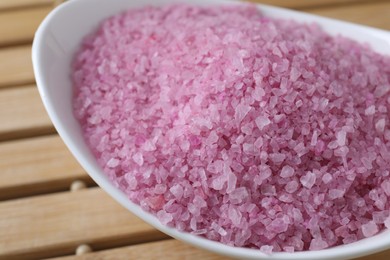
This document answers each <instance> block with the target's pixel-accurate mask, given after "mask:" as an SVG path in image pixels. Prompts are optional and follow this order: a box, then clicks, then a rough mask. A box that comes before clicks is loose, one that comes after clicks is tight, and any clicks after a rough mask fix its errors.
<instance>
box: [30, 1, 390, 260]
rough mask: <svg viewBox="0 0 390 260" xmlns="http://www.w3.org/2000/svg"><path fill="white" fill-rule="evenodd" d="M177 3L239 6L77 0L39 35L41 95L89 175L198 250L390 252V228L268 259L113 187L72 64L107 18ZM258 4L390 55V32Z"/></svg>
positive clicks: (326, 254) (310, 255) (299, 258)
mask: <svg viewBox="0 0 390 260" xmlns="http://www.w3.org/2000/svg"><path fill="white" fill-rule="evenodd" d="M173 2H175V3H177V2H186V3H191V4H197V5H211V4H234V2H231V1H224V0H191V1H189V0H187V1H184V0H181V1H178V0H176V1H174V0H160V1H156V0H143V1H135V0H134V1H131V0H72V1H69V2H66V3H65V4H62V5H60V6H58V7H57V8H56V9H55V10H53V11H52V12H51V13H50V14H49V15H48V16H47V17H46V19H45V20H44V21H43V22H42V24H41V25H40V27H39V29H38V31H37V32H36V34H35V39H34V44H33V51H32V58H33V65H34V73H35V77H36V81H37V85H38V89H39V92H40V95H41V97H42V100H43V103H44V105H45V107H46V110H47V112H48V114H49V116H50V118H51V120H52V121H53V124H54V126H55V128H56V129H57V131H58V133H59V135H60V136H61V137H62V139H63V141H64V142H65V144H66V145H67V146H68V148H69V149H70V151H71V152H72V153H73V155H74V156H75V157H76V159H77V160H78V161H79V163H80V164H81V165H82V166H83V167H84V169H85V170H86V171H87V173H88V174H89V175H90V176H91V177H92V178H93V179H94V180H95V182H96V183H97V184H98V185H99V186H100V187H102V188H103V189H104V190H105V191H106V192H107V193H108V194H110V195H111V196H112V197H113V198H114V199H115V200H117V201H118V202H119V203H120V204H122V205H123V206H124V207H126V208H127V209H128V210H129V211H131V212H132V213H134V214H135V215H137V216H138V217H140V218H141V219H143V220H144V221H146V222H147V223H149V224H150V225H152V226H154V227H155V228H157V229H159V230H161V231H162V232H164V233H166V234H168V235H170V236H172V237H174V238H177V239H179V240H182V241H184V242H187V243H189V244H192V245H194V246H196V247H200V248H203V249H206V250H210V251H212V252H215V253H218V254H222V255H226V256H230V257H236V258H239V259H274V260H275V259H296V260H305V259H308V260H309V259H350V258H355V257H358V256H363V255H368V254H372V253H374V252H378V251H382V250H385V249H388V248H390V230H386V231H383V232H381V233H380V234H378V235H375V236H374V237H371V238H366V239H363V240H360V241H358V242H355V243H352V244H349V245H342V246H336V247H332V248H329V249H325V250H319V251H304V252H296V253H273V254H271V255H266V254H264V253H262V252H260V251H259V250H256V249H248V248H239V247H231V246H226V245H223V244H221V243H218V242H213V241H210V240H207V239H204V238H201V237H198V236H195V235H192V234H189V233H184V232H180V231H177V230H175V229H172V228H169V227H166V226H164V225H162V224H161V223H160V222H159V221H158V220H157V218H156V217H154V216H153V215H151V214H149V213H147V212H145V211H143V210H142V209H141V208H140V207H139V206H138V205H136V204H134V203H132V202H131V201H130V200H128V199H127V197H126V196H125V195H124V194H123V193H122V192H121V191H119V190H118V189H117V188H116V187H114V186H113V185H112V184H111V182H110V181H109V180H108V178H107V177H106V175H105V174H104V173H103V171H102V169H101V168H100V167H99V165H98V164H97V162H96V160H95V158H94V156H93V155H92V153H91V151H90V149H89V148H88V146H87V145H86V143H85V142H84V139H83V136H82V133H81V129H80V126H79V123H78V122H77V120H76V119H75V117H74V116H73V112H72V82H71V78H70V74H71V60H72V58H73V56H74V53H75V51H76V49H77V48H78V47H79V45H80V42H81V41H82V39H83V37H84V36H85V35H86V34H88V33H90V32H91V31H92V30H94V29H95V28H96V27H97V25H98V24H99V22H101V21H102V20H103V19H104V18H107V17H109V16H112V15H114V14H117V13H119V12H120V11H123V10H126V9H129V8H135V7H141V6H146V5H165V4H169V3H173ZM258 6H259V8H260V9H261V11H262V12H263V14H264V15H265V16H269V17H279V18H292V19H295V20H296V21H301V22H316V23H318V24H320V25H321V26H322V27H323V29H324V30H325V31H327V32H329V33H331V34H339V33H340V34H342V35H344V36H348V37H350V38H352V39H356V40H357V41H360V42H367V43H369V44H370V45H371V46H372V47H373V48H374V49H375V50H377V51H378V52H381V53H386V54H390V34H389V32H386V31H382V30H378V29H374V28H369V27H365V26H360V25H355V24H350V23H346V22H341V21H337V20H332V19H327V18H323V17H319V16H315V15H310V14H305V13H301V12H296V11H291V10H287V9H282V8H276V7H271V6H265V5H258Z"/></svg>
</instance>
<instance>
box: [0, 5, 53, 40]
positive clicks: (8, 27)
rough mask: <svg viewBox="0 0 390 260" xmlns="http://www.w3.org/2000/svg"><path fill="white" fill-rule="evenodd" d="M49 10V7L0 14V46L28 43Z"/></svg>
mask: <svg viewBox="0 0 390 260" xmlns="http://www.w3.org/2000/svg"><path fill="white" fill-rule="evenodd" d="M51 9H52V8H51V7H50V6H49V7H37V8H29V9H20V10H19V9H17V10H11V11H4V12H0V35H1V37H0V46H4V45H11V44H19V43H30V42H31V41H32V39H33V36H34V33H35V31H36V29H37V28H38V25H39V24H40V23H41V21H42V20H43V18H44V17H45V16H46V15H47V14H48V13H49V11H50V10H51Z"/></svg>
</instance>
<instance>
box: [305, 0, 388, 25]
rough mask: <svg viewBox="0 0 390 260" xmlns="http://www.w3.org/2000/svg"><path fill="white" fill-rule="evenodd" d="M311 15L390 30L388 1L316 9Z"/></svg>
mask: <svg viewBox="0 0 390 260" xmlns="http://www.w3.org/2000/svg"><path fill="white" fill-rule="evenodd" d="M310 12H311V13H314V14H318V15H323V16H326V17H331V18H336V19H341V20H345V21H349V22H354V23H359V24H364V25H368V26H372V27H377V28H381V29H385V30H390V1H385V2H377V3H374V2H372V3H371V2H370V3H363V4H356V5H353V6H343V7H329V8H318V9H312V10H310Z"/></svg>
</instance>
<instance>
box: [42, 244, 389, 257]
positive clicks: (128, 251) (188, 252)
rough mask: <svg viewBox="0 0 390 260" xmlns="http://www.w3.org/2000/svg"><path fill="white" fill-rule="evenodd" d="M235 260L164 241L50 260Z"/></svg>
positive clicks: (387, 254) (385, 253) (377, 255)
mask: <svg viewBox="0 0 390 260" xmlns="http://www.w3.org/2000/svg"><path fill="white" fill-rule="evenodd" d="M115 259H138V260H151V259H159V260H182V259H187V260H190V259H194V260H197V259H202V260H230V259H231V260H233V259H232V258H229V257H225V256H219V255H216V254H213V253H209V252H207V251H204V250H201V249H198V248H195V247H192V246H189V245H187V244H184V243H182V242H180V241H177V240H164V241H158V242H153V243H147V244H141V245H135V246H127V247H122V248H117V249H111V250H104V251H100V252H92V253H88V254H85V255H79V256H67V257H58V258H53V259H50V260H115ZM388 259H390V251H385V252H381V253H378V254H374V255H371V256H365V257H361V258H356V259H355V260H388Z"/></svg>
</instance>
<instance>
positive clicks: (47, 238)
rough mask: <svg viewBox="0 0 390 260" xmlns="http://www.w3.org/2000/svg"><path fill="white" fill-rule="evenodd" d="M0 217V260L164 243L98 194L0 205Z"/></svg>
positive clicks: (160, 236)
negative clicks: (78, 249) (85, 246)
mask: <svg viewBox="0 0 390 260" xmlns="http://www.w3.org/2000/svg"><path fill="white" fill-rule="evenodd" d="M0 212H1V215H2V217H1V218H0V230H1V232H0V259H7V260H8V259H34V258H35V259H36V258H43V257H53V256H60V255H64V254H72V253H73V252H74V250H75V249H76V247H77V246H78V245H79V244H83V243H86V244H89V245H91V246H92V247H93V248H96V249H99V248H100V249H101V248H107V247H112V246H121V245H129V244H134V243H142V242H147V241H156V240H159V239H163V238H166V235H163V234H162V233H160V232H159V231H157V230H156V229H154V228H152V227H151V226H149V225H148V224H146V223H145V222H143V221H141V220H140V219H138V218H137V217H135V216H134V215H132V214H131V213H129V212H128V211H127V210H126V209H124V208H123V207H122V206H120V205H119V204H117V203H116V202H115V201H114V200H113V199H112V198H110V197H109V196H108V195H107V194H105V193H104V192H103V191H102V190H101V189H100V188H90V189H84V190H80V191H77V192H72V193H71V192H63V193H57V194H51V195H43V196H38V197H30V198H26V199H19V200H10V201H4V202H2V203H0ZM4 216H6V217H4Z"/></svg>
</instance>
